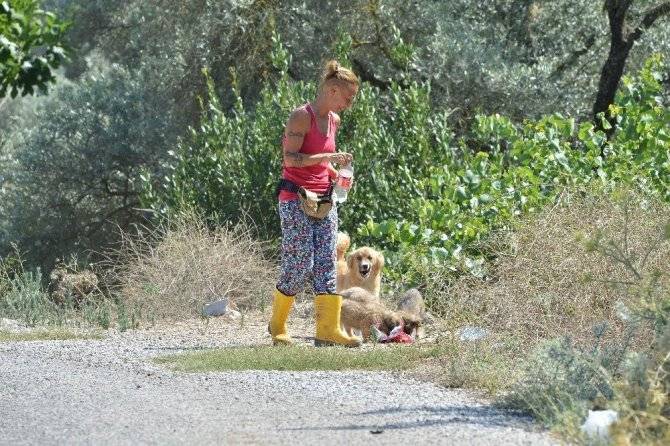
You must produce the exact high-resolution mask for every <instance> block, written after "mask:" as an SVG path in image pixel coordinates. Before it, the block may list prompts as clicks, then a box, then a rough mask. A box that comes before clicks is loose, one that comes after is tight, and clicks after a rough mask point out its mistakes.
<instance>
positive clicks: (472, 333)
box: [458, 327, 490, 341]
mask: <svg viewBox="0 0 670 446" xmlns="http://www.w3.org/2000/svg"><path fill="white" fill-rule="evenodd" d="M489 334H490V332H489V330H487V329H486V328H482V327H462V328H461V329H460V330H458V338H459V339H460V340H461V341H478V340H480V339H484V338H485V337H487V336H488V335H489Z"/></svg>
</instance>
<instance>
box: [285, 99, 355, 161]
mask: <svg viewBox="0 0 670 446" xmlns="http://www.w3.org/2000/svg"><path fill="white" fill-rule="evenodd" d="M311 125H312V121H311V117H310V116H309V112H308V111H307V110H305V109H296V110H293V112H292V113H291V116H290V117H289V118H288V122H287V123H286V128H285V130H284V143H283V145H284V165H285V166H287V167H304V166H313V165H315V164H320V163H322V162H324V161H328V162H334V163H338V164H343V163H346V162H348V161H350V160H351V155H350V154H348V153H315V154H311V155H307V154H305V153H300V148H301V147H302V143H303V141H304V140H305V135H307V132H309V128H310V126H311Z"/></svg>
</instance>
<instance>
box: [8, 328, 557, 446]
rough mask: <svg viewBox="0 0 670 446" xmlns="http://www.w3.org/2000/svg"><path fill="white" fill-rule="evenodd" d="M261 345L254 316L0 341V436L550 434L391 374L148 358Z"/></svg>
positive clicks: (263, 338)
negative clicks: (230, 367)
mask: <svg viewBox="0 0 670 446" xmlns="http://www.w3.org/2000/svg"><path fill="white" fill-rule="evenodd" d="M310 324H311V322H310V321H309V320H297V321H294V323H293V328H294V329H299V330H305V332H307V330H309V327H310ZM250 334H251V335H250ZM303 341H304V342H307V340H306V339H303ZM267 343H269V338H268V336H267V335H266V334H265V332H264V321H263V318H262V317H258V318H255V319H254V318H246V320H245V321H244V323H243V324H240V323H239V322H235V323H230V322H224V321H221V320H217V321H213V322H211V323H210V324H209V326H208V327H207V329H206V330H203V325H202V323H200V322H198V321H194V322H193V323H191V324H183V325H179V326H171V327H157V328H155V329H152V330H149V331H145V330H137V331H132V332H125V333H110V335H109V336H107V337H106V338H104V339H102V340H77V341H37V342H6V343H0V400H1V401H2V404H0V444H7V445H10V444H11V445H17V444H40V445H49V444H138V443H140V444H291V445H295V444H369V443H370V442H373V443H382V442H384V443H387V444H388V443H392V444H411V443H416V444H468V445H473V444H482V445H484V444H486V445H489V444H533V445H536V444H554V443H556V442H555V441H554V440H552V439H551V438H550V437H549V436H548V435H547V434H546V433H540V432H537V431H536V428H535V427H533V425H532V424H531V423H530V421H529V420H528V419H526V418H523V417H519V416H515V415H512V414H509V413H506V412H503V411H500V410H497V409H494V408H492V407H490V406H489V405H488V404H486V403H485V402H481V401H479V400H477V399H476V398H474V397H473V396H472V395H471V394H470V393H468V392H465V391H459V390H451V389H443V388H440V387H437V386H435V385H433V384H430V383H423V382H419V381H415V380H412V379H409V378H407V377H399V376H395V375H391V374H388V373H378V372H259V371H246V372H223V373H193V374H186V373H178V372H173V371H170V370H168V369H165V368H163V367H161V366H158V365H156V364H154V363H153V362H152V361H151V358H152V357H154V356H157V355H163V354H166V353H173V352H176V351H184V350H192V349H200V348H210V347H222V346H233V345H250V344H251V345H254V344H255V345H258V344H267Z"/></svg>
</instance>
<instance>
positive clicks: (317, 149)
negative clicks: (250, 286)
mask: <svg viewBox="0 0 670 446" xmlns="http://www.w3.org/2000/svg"><path fill="white" fill-rule="evenodd" d="M358 86H359V81H358V78H357V77H356V75H355V74H354V73H353V72H352V71H351V70H349V69H347V68H344V67H342V66H340V65H339V63H337V62H336V61H330V62H328V63H326V65H325V67H324V71H323V74H322V76H321V82H320V85H319V90H318V94H317V97H316V99H315V100H314V101H312V102H311V103H307V104H305V105H303V106H301V107H298V108H296V109H295V110H293V112H292V113H291V115H290V117H289V119H288V122H287V124H286V128H285V131H284V139H283V150H284V167H283V171H282V182H281V183H280V190H279V216H280V219H281V229H282V260H281V276H280V278H279V281H278V282H277V289H276V290H275V293H274V297H273V302H272V318H271V319H270V324H269V326H268V329H269V331H270V334H271V335H272V340H273V343H274V344H275V345H276V344H290V343H291V338H290V337H289V335H288V333H287V331H286V319H287V317H288V313H289V311H290V310H291V307H292V306H293V302H294V300H295V295H296V294H297V293H299V292H300V291H301V290H302V287H303V285H304V281H305V276H306V274H307V273H308V272H309V271H310V270H311V271H312V273H313V277H314V278H313V287H314V292H315V293H316V296H315V298H314V308H315V313H316V336H315V338H314V345H316V346H321V345H335V344H339V345H345V346H348V347H358V346H360V345H361V340H360V339H359V338H356V337H350V336H348V335H347V334H346V333H344V332H343V331H342V330H341V328H340V309H341V306H342V296H340V295H337V294H335V260H336V256H335V244H336V239H337V209H336V207H335V205H333V207H332V208H331V210H330V211H329V212H328V215H327V216H326V217H325V218H323V219H316V218H312V217H308V216H307V215H305V213H304V212H303V210H302V209H301V207H300V202H299V199H298V196H297V194H296V187H301V186H302V187H304V188H305V189H308V190H310V191H313V192H315V193H317V194H324V193H326V192H328V191H329V190H330V188H331V183H332V181H333V180H334V179H335V178H336V177H337V170H335V168H334V167H333V164H332V163H335V164H337V165H338V167H339V166H343V165H346V164H347V163H349V162H351V160H352V159H353V157H352V155H351V154H349V153H337V152H336V151H335V133H336V132H337V128H338V127H339V125H340V117H339V116H338V115H337V112H340V111H342V110H345V109H347V108H349V107H351V104H352V102H353V100H354V97H355V96H356V93H357V92H358Z"/></svg>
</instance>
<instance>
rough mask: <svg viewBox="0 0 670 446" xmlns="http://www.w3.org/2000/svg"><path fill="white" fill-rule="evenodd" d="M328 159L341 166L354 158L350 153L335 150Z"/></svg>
mask: <svg viewBox="0 0 670 446" xmlns="http://www.w3.org/2000/svg"><path fill="white" fill-rule="evenodd" d="M330 160H331V161H332V162H334V163H337V164H338V165H340V166H343V165H345V164H349V163H350V162H352V161H353V160H354V156H353V155H352V154H351V153H346V152H337V153H333V154H331V158H330Z"/></svg>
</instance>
